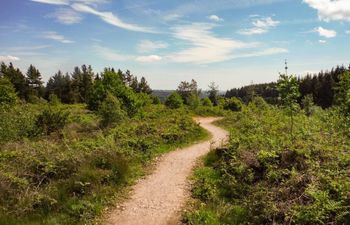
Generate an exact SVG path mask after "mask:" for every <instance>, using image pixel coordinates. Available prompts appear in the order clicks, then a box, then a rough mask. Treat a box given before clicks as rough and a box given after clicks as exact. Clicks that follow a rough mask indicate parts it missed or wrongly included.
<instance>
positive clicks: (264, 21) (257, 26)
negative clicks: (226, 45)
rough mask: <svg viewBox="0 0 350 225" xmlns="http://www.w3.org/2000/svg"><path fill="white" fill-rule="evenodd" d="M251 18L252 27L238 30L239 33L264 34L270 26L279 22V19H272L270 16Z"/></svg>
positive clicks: (274, 25)
mask: <svg viewBox="0 0 350 225" xmlns="http://www.w3.org/2000/svg"><path fill="white" fill-rule="evenodd" d="M251 18H253V21H252V24H253V27H252V28H248V29H243V30H240V31H238V33H239V34H242V35H254V34H264V33H267V32H268V31H269V30H270V29H271V28H273V27H276V26H277V25H278V24H280V21H276V20H273V19H272V18H271V17H265V18H257V17H256V16H255V17H251Z"/></svg>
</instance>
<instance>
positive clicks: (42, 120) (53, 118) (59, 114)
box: [35, 107, 69, 135]
mask: <svg viewBox="0 0 350 225" xmlns="http://www.w3.org/2000/svg"><path fill="white" fill-rule="evenodd" d="M68 116H69V113H68V112H63V111H62V110H57V109H54V108H52V107H49V108H48V109H45V110H44V111H43V112H42V113H41V114H40V115H38V116H37V119H36V122H35V125H36V128H37V129H36V133H37V134H44V135H50V134H51V133H53V132H57V131H61V130H62V129H63V128H64V126H65V125H66V123H67V120H68Z"/></svg>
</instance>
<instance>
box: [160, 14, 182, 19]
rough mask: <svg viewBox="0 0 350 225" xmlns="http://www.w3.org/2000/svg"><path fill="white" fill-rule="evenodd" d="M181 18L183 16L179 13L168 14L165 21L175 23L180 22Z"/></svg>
mask: <svg viewBox="0 0 350 225" xmlns="http://www.w3.org/2000/svg"><path fill="white" fill-rule="evenodd" d="M181 18H182V15H179V14H177V13H172V14H167V15H165V16H164V17H163V19H164V20H165V21H175V20H179V19H181Z"/></svg>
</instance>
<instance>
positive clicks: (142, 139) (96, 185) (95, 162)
mask: <svg viewBox="0 0 350 225" xmlns="http://www.w3.org/2000/svg"><path fill="white" fill-rule="evenodd" d="M107 100H108V101H107ZM106 102H108V103H109V104H107V105H106V107H107V111H108V110H112V113H113V110H114V109H115V108H112V107H110V106H111V105H112V106H113V104H117V100H116V98H115V96H114V95H110V94H109V96H107V98H106V101H105V102H102V104H101V105H102V106H103V105H105V103H106ZM42 108H43V106H42V105H23V106H14V107H13V109H11V111H10V112H7V111H6V110H4V112H2V111H1V113H6V114H1V116H0V137H1V138H2V137H3V136H4V135H6V134H7V135H8V132H7V133H5V131H7V129H8V130H10V132H12V131H13V134H11V136H10V137H9V136H5V137H6V138H7V139H6V140H4V139H1V143H2V145H1V146H0V181H1V182H0V199H1V201H0V223H1V224H20V225H21V224H23V225H29V224H30V225H32V224H33V225H34V224H48V225H51V224H93V223H94V222H93V219H94V218H96V217H98V216H100V215H101V213H102V212H103V211H104V209H105V208H106V206H108V205H109V204H110V203H111V202H113V201H114V199H115V198H114V197H115V196H118V195H121V193H122V192H123V190H124V187H125V186H127V185H131V184H133V183H134V181H135V179H136V178H139V177H140V176H141V175H142V174H144V170H143V169H144V167H145V166H146V165H147V164H148V162H149V161H150V160H151V159H152V158H154V157H155V156H158V155H159V154H161V153H163V152H166V151H169V150H173V149H176V148H177V147H179V146H181V145H184V144H187V143H190V142H192V141H194V140H198V139H202V138H204V137H206V135H205V132H203V130H202V129H201V128H200V127H199V125H197V124H196V123H195V122H193V121H192V118H191V117H190V116H189V115H187V114H186V113H185V111H181V110H169V109H167V108H166V107H165V106H163V105H148V106H145V109H144V112H143V115H142V117H134V118H132V119H122V120H120V121H119V122H118V123H117V124H115V125H114V126H113V127H111V128H108V129H104V130H103V131H102V130H100V129H99V126H98V123H97V122H96V121H98V118H97V115H96V114H94V113H92V112H91V111H88V110H86V109H85V106H84V105H64V104H61V105H58V106H55V107H51V111H50V112H46V111H47V110H49V109H44V110H43V109H42ZM60 111H62V112H69V114H70V116H69V118H68V119H67V121H66V125H65V126H64V128H63V129H61V130H60V133H61V136H60V139H57V136H55V135H50V136H40V138H32V139H28V138H27V137H29V136H30V135H28V136H27V135H22V134H21V136H16V135H15V134H16V133H17V132H19V130H17V127H22V130H21V131H25V130H31V131H33V129H34V128H35V122H36V119H37V117H38V115H39V117H41V118H43V119H41V121H45V123H43V124H45V126H44V127H45V129H46V130H49V128H48V127H47V121H49V120H52V121H53V123H54V124H55V123H56V117H57V116H58V115H61V114H58V113H57V112H60ZM19 112H20V113H19ZM7 113H8V114H7ZM24 113H26V114H25V115H26V116H24V115H22V116H21V117H20V116H19V115H21V114H24ZM63 114H64V113H63ZM3 115H5V116H8V120H10V122H11V123H9V124H5V125H6V126H3V125H4V123H3V122H5V120H4V119H3ZM9 115H11V116H9ZM22 117H23V119H22ZM44 118H45V119H44ZM15 119H16V120H18V122H15ZM26 120H27V121H28V122H29V121H31V122H30V124H31V125H32V126H31V127H29V128H26V123H25V121H26ZM11 126H13V127H11ZM15 128H16V129H15ZM3 129H6V130H3ZM50 129H51V128H50ZM15 131H16V132H15Z"/></svg>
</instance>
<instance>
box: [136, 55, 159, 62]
mask: <svg viewBox="0 0 350 225" xmlns="http://www.w3.org/2000/svg"><path fill="white" fill-rule="evenodd" d="M161 60H162V57H161V56H159V55H149V56H139V57H137V58H136V61H137V62H141V63H153V62H158V61H161Z"/></svg>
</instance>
